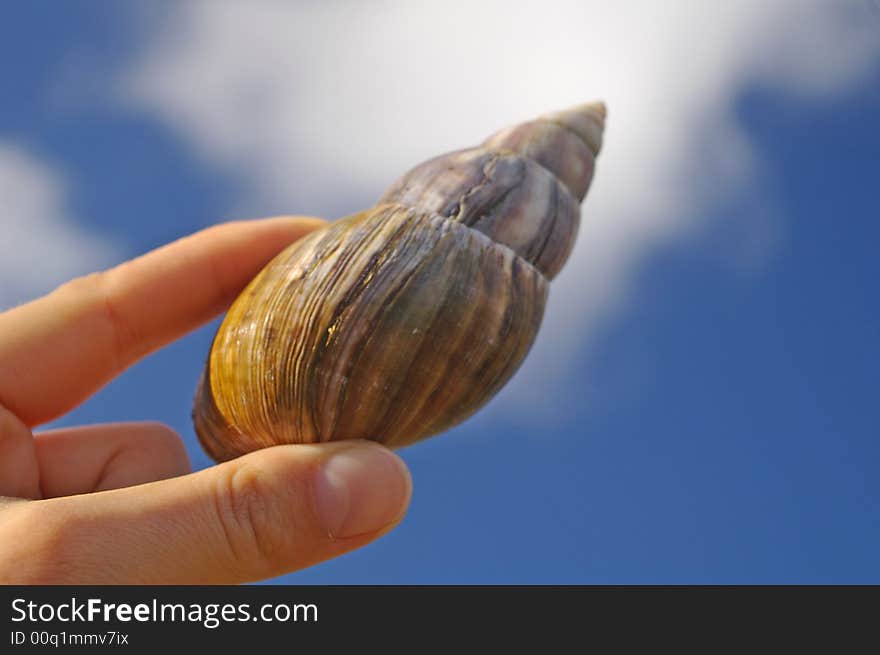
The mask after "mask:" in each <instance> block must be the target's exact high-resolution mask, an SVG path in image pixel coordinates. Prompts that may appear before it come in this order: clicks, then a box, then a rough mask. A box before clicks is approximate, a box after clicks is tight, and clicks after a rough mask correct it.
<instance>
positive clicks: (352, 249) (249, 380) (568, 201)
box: [193, 103, 605, 461]
mask: <svg viewBox="0 0 880 655" xmlns="http://www.w3.org/2000/svg"><path fill="white" fill-rule="evenodd" d="M604 120H605V107H604V105H602V104H601V103H591V104H586V105H582V106H579V107H574V108H572V109H569V110H567V111H563V112H558V113H556V114H548V115H545V116H542V117H540V118H538V119H536V120H533V121H530V122H527V123H523V124H520V125H516V126H514V127H510V128H507V129H505V130H502V131H501V132H498V133H496V134H495V135H493V136H491V137H489V138H488V139H487V140H486V141H485V142H484V143H483V144H482V145H480V146H478V147H476V148H471V149H468V150H461V151H457V152H452V153H449V154H446V155H442V156H440V157H437V158H435V159H431V160H429V161H427V162H425V163H423V164H420V165H418V166H416V167H415V168H413V169H412V170H411V171H409V172H408V173H407V174H405V175H404V176H403V177H402V178H400V179H399V180H398V181H397V182H395V183H394V184H392V185H391V187H390V188H389V189H388V191H386V192H385V194H384V195H383V196H382V198H381V199H380V200H379V202H378V203H377V204H376V206H375V207H373V208H371V209H368V210H366V211H363V212H361V213H359V214H355V215H353V216H349V217H348V218H344V219H341V220H339V221H335V222H333V223H331V224H329V225H328V226H327V227H325V228H323V229H320V230H318V231H316V232H313V233H311V234H310V235H308V236H307V237H305V238H304V239H301V240H300V241H297V242H296V243H294V244H292V245H291V246H289V247H288V248H287V249H286V250H284V251H283V252H282V253H281V254H279V255H278V256H277V257H275V259H273V260H272V261H271V262H270V263H269V264H268V265H267V266H266V268H264V269H263V270H262V271H261V272H260V273H259V274H258V275H257V276H256V277H255V278H254V279H253V281H251V283H250V285H249V286H248V287H247V288H246V289H245V290H244V291H243V292H242V294H241V295H240V296H239V297H238V299H237V300H236V301H235V303H234V304H233V305H232V307H231V308H230V310H229V312H228V314H227V315H226V317H225V319H224V320H223V322H222V324H221V325H220V328H219V330H218V331H217V335H216V336H215V338H214V342H213V344H212V346H211V352H210V354H209V356H208V361H207V365H206V367H205V371H204V373H203V375H202V379H201V381H200V383H199V388H198V391H197V394H196V401H195V407H194V410H193V420H194V423H195V428H196V433H197V434H198V436H199V439H200V441H201V443H202V445H203V446H204V447H205V449H206V451H207V452H208V453H209V454H210V455H211V456H212V457H213V458H214V459H216V460H218V461H222V460H227V459H231V458H233V457H237V456H239V455H242V454H244V453H246V452H249V451H252V450H256V449H258V448H264V447H267V446H273V445H277V444H290V443H315V442H323V441H334V440H339V439H372V440H375V441H379V442H381V443H384V444H385V445H387V446H390V447H399V446H405V445H408V444H411V443H413V442H415V441H418V440H420V439H424V438H426V437H429V436H431V435H434V434H437V433H439V432H442V431H443V430H445V429H447V428H449V427H451V426H453V425H455V424H457V423H459V422H461V421H462V420H464V419H465V418H467V417H468V416H470V415H471V414H473V413H474V412H475V411H476V410H477V409H479V408H480V407H481V406H482V405H484V404H485V403H486V402H487V401H488V400H489V399H490V398H491V397H492V396H493V395H495V393H497V392H498V390H499V389H500V388H501V387H502V386H504V384H505V383H506V382H507V381H508V380H509V379H510V377H511V376H512V375H513V373H514V372H515V371H516V370H517V368H518V367H519V365H520V364H521V363H522V361H523V359H524V358H525V356H526V354H527V353H528V351H529V349H530V347H531V345H532V342H533V341H534V339H535V336H536V335H537V332H538V328H539V326H540V324H541V319H542V317H543V313H544V305H545V303H546V300H547V290H548V286H549V281H550V280H551V279H552V278H553V277H554V276H555V275H556V274H557V273H558V272H559V270H560V269H561V268H562V266H563V265H564V264H565V261H566V259H567V258H568V256H569V253H570V252H571V249H572V247H573V245H574V240H575V237H576V234H577V230H578V223H579V219H580V202H581V201H582V200H583V198H584V196H585V194H586V192H587V189H588V187H589V185H590V180H591V179H592V176H593V168H594V164H595V157H596V155H597V154H598V153H599V149H600V146H601V139H602V130H603V127H604Z"/></svg>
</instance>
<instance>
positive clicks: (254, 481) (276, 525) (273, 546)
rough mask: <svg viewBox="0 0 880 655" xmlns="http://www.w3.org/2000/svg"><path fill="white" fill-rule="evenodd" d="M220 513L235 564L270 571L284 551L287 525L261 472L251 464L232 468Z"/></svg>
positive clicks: (221, 486) (221, 490)
mask: <svg viewBox="0 0 880 655" xmlns="http://www.w3.org/2000/svg"><path fill="white" fill-rule="evenodd" d="M216 498H217V502H216V511H217V518H218V522H219V524H220V526H221V529H222V532H223V537H224V539H225V541H226V543H227V546H228V548H229V552H230V555H231V557H232V558H233V560H234V561H236V562H238V563H239V564H241V565H242V566H243V567H244V566H247V568H249V569H251V568H253V567H254V566H257V567H259V566H261V565H263V566H265V567H267V568H269V567H270V566H271V564H272V563H273V562H275V561H276V560H277V558H278V556H279V553H280V552H281V551H282V550H283V548H284V542H285V534H286V531H285V522H284V520H282V518H283V517H281V516H280V512H279V508H278V503H277V502H276V501H275V500H274V498H273V494H272V492H271V490H270V489H267V488H266V485H265V484H264V483H263V482H262V481H261V479H260V474H259V471H258V470H256V469H255V468H254V467H252V466H249V465H248V464H240V465H237V466H234V467H230V472H229V473H228V474H226V475H224V476H221V478H220V481H219V483H218V486H217V493H216Z"/></svg>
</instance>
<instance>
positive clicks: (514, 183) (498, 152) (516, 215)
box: [379, 103, 605, 279]
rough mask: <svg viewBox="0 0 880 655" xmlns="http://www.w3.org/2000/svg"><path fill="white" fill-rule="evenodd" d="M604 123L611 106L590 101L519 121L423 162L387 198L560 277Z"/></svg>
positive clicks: (572, 242) (396, 183) (588, 182)
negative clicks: (487, 239) (482, 237)
mask: <svg viewBox="0 0 880 655" xmlns="http://www.w3.org/2000/svg"><path fill="white" fill-rule="evenodd" d="M604 122H605V106H604V105H603V104H602V103H590V104H586V105H580V106H577V107H573V108H571V109H568V110H565V111H561V112H556V113H553V114H545V115H544V116H541V117H539V118H537V119H535V120H532V121H529V122H526V123H521V124H519V125H514V126H512V127H509V128H506V129H503V130H501V131H500V132H497V133H495V134H494V135H492V136H490V137H489V138H488V139H486V140H485V141H484V142H483V143H482V144H481V145H479V146H477V147H475V148H469V149H467V150H459V151H456V152H451V153H448V154H445V155H441V156H439V157H435V158H434V159H430V160H428V161H426V162H424V163H422V164H419V165H418V166H416V167H415V168H413V169H412V170H410V171H409V172H408V173H406V174H405V175H403V177H401V178H400V179H399V180H397V182H395V183H394V184H392V185H391V187H390V188H389V189H388V190H387V191H386V192H385V194H384V195H383V196H382V198H381V199H380V201H379V203H380V204H382V203H390V204H401V205H405V206H407V207H412V208H415V209H418V210H422V211H426V212H430V213H436V214H439V215H440V216H443V217H444V218H447V219H449V220H452V221H456V222H459V223H462V224H464V225H466V226H468V227H471V228H473V229H475V230H477V231H479V232H482V233H484V234H486V235H487V236H489V237H490V238H491V239H492V240H493V241H495V242H497V243H500V244H503V245H505V246H508V247H510V248H511V249H513V250H514V251H515V252H516V253H517V254H518V255H520V256H521V257H522V258H523V259H525V260H526V261H528V262H529V263H530V264H532V265H534V266H535V267H536V268H537V269H538V270H540V271H541V272H542V273H543V274H544V275H545V276H546V277H547V278H548V279H552V278H553V277H555V276H556V274H557V273H558V272H559V271H560V269H561V268H562V266H563V265H564V264H565V261H566V260H567V259H568V256H569V254H570V253H571V249H572V246H573V245H574V240H575V237H576V235H577V229H578V223H579V219H580V201H581V200H583V198H584V196H585V195H586V192H587V189H588V188H589V185H590V181H591V180H592V177H593V169H594V166H595V158H596V156H597V155H598V154H599V150H600V148H601V144H602V131H603V128H604Z"/></svg>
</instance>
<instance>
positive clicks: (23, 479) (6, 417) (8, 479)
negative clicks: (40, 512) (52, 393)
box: [0, 406, 41, 499]
mask: <svg viewBox="0 0 880 655" xmlns="http://www.w3.org/2000/svg"><path fill="white" fill-rule="evenodd" d="M0 496H12V497H15V498H32V499H36V498H40V497H41V494H40V469H39V466H38V465H37V455H36V452H35V450H34V437H33V434H31V430H30V428H28V426H26V425H25V424H24V423H22V422H21V421H19V420H18V417H16V416H15V415H14V414H13V413H12V412H10V411H9V410H7V409H5V408H3V407H2V406H0Z"/></svg>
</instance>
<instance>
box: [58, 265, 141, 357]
mask: <svg viewBox="0 0 880 655" xmlns="http://www.w3.org/2000/svg"><path fill="white" fill-rule="evenodd" d="M125 266H126V264H121V265H120V266H117V267H116V268H115V269H110V270H108V271H98V272H96V273H90V274H88V275H84V276H82V277H78V278H75V279H73V280H71V281H70V282H67V283H65V284H63V285H62V286H61V287H59V289H58V292H59V293H62V294H67V295H69V296H72V297H74V298H85V299H87V300H86V301H87V303H88V304H89V305H90V306H92V307H94V309H95V314H96V316H97V317H98V320H99V323H100V326H99V329H101V330H106V331H107V332H108V333H109V335H110V338H111V342H112V343H113V344H114V355H115V357H116V361H117V364H118V368H120V369H121V368H122V364H123V362H125V361H126V360H127V359H129V358H131V357H133V356H134V357H136V356H138V355H139V354H140V353H139V352H137V351H138V344H141V343H142V339H141V338H140V335H139V333H138V330H137V329H136V326H135V325H134V324H133V323H132V321H130V320H129V319H128V318H127V317H126V314H125V312H124V311H123V310H122V308H121V307H120V303H119V299H118V298H117V295H118V294H115V293H114V291H113V279H114V277H115V274H116V271H120V270H122V269H123V268H124V267H125Z"/></svg>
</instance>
